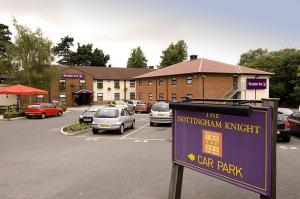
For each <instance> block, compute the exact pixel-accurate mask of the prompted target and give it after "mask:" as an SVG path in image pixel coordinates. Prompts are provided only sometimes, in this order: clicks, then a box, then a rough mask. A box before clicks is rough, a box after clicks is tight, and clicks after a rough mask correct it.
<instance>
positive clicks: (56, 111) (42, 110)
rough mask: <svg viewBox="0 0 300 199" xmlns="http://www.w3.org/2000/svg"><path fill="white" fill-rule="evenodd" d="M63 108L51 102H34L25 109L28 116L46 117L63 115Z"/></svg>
mask: <svg viewBox="0 0 300 199" xmlns="http://www.w3.org/2000/svg"><path fill="white" fill-rule="evenodd" d="M62 113H63V110H62V109H61V108H58V107H55V106H54V105H53V104H50V103H34V104H31V105H29V106H28V107H27V109H26V110H25V116H26V117H27V118H31V117H39V118H42V119H44V118H45V117H49V116H61V115H62Z"/></svg>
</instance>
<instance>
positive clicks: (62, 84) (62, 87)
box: [59, 79, 66, 91]
mask: <svg viewBox="0 0 300 199" xmlns="http://www.w3.org/2000/svg"><path fill="white" fill-rule="evenodd" d="M59 90H60V91H64V90H66V80H65V79H61V80H59Z"/></svg>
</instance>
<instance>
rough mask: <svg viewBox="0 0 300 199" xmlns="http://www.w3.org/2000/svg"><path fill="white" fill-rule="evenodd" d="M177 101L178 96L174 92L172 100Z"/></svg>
mask: <svg viewBox="0 0 300 199" xmlns="http://www.w3.org/2000/svg"><path fill="white" fill-rule="evenodd" d="M176 101H177V97H176V94H174V93H173V94H172V102H176Z"/></svg>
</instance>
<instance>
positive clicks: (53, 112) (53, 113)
mask: <svg viewBox="0 0 300 199" xmlns="http://www.w3.org/2000/svg"><path fill="white" fill-rule="evenodd" d="M47 106H48V109H49V112H50V114H51V116H55V115H57V113H56V108H55V107H54V106H53V105H52V104H47Z"/></svg>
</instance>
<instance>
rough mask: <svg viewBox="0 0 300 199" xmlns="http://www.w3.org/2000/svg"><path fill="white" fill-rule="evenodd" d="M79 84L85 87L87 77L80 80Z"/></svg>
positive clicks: (82, 87)
mask: <svg viewBox="0 0 300 199" xmlns="http://www.w3.org/2000/svg"><path fill="white" fill-rule="evenodd" d="M79 85H80V88H81V89H85V79H81V80H79Z"/></svg>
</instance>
